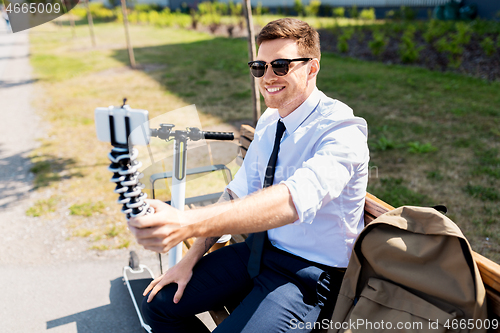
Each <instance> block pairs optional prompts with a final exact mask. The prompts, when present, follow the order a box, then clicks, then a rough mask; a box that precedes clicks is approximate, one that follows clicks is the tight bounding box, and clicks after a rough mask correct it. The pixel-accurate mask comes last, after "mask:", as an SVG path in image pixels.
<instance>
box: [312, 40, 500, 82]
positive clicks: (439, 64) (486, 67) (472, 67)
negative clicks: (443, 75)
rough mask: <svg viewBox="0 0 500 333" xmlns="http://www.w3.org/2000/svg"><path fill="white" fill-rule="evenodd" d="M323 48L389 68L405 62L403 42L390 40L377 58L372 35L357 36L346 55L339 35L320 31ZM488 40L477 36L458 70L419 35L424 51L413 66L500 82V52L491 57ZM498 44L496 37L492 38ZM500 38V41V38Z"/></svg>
mask: <svg viewBox="0 0 500 333" xmlns="http://www.w3.org/2000/svg"><path fill="white" fill-rule="evenodd" d="M319 32H320V36H321V47H322V50H323V51H327V52H333V53H337V54H341V55H344V56H347V57H352V58H357V59H362V60H367V61H381V62H383V63H385V64H388V65H391V64H400V65H406V64H404V63H403V62H402V60H401V57H400V55H399V44H400V40H401V39H400V38H393V37H391V38H390V39H389V42H388V44H387V46H386V48H385V50H384V51H383V52H382V54H381V55H379V56H374V55H373V53H372V51H371V50H370V47H369V44H368V43H369V42H370V41H371V40H372V39H373V38H372V34H371V32H369V31H364V32H356V33H354V35H353V36H352V38H351V39H350V40H349V41H348V44H349V48H348V51H347V52H346V53H340V52H339V51H338V48H337V41H338V35H337V34H334V33H332V32H331V31H329V30H320V31H319ZM484 37H486V36H478V35H477V34H473V35H472V38H471V40H470V42H469V44H467V45H465V46H464V52H463V54H462V56H461V63H460V66H459V67H458V68H454V67H453V66H450V61H449V59H448V55H447V54H443V53H441V52H439V51H437V50H436V48H435V47H434V46H433V45H432V44H428V43H426V42H425V41H424V38H423V36H422V34H421V33H420V32H417V33H415V39H414V40H415V43H416V45H417V47H421V48H422V49H421V51H420V53H419V57H418V59H417V60H416V61H415V62H414V63H412V64H411V65H413V66H420V67H424V68H428V69H430V70H436V71H442V72H444V71H452V72H457V73H462V74H466V75H470V76H474V77H480V78H483V79H486V80H489V81H493V80H498V79H500V50H499V49H497V50H496V52H495V53H494V54H493V55H491V56H488V55H487V54H486V53H485V51H484V50H483V48H482V47H481V44H480V41H481V40H482V39H483V38H484ZM490 37H492V38H493V39H494V40H495V36H490ZM497 38H500V37H497Z"/></svg>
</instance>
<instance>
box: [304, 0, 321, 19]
mask: <svg viewBox="0 0 500 333" xmlns="http://www.w3.org/2000/svg"><path fill="white" fill-rule="evenodd" d="M320 6H321V1H319V0H311V1H310V2H309V5H307V6H305V7H304V11H305V13H306V16H314V17H316V16H318V13H319V7H320Z"/></svg>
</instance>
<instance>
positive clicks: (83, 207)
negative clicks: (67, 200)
mask: <svg viewBox="0 0 500 333" xmlns="http://www.w3.org/2000/svg"><path fill="white" fill-rule="evenodd" d="M104 208H105V205H104V202H102V201H98V202H85V203H82V204H73V205H71V206H70V207H69V213H70V214H71V215H78V216H86V217H89V216H92V214H99V213H102V211H103V210H104Z"/></svg>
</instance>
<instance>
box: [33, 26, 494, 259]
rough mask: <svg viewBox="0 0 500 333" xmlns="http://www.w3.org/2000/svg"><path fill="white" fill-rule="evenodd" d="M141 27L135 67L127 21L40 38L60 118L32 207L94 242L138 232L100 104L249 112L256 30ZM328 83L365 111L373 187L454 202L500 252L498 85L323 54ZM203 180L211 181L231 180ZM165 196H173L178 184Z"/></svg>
mask: <svg viewBox="0 0 500 333" xmlns="http://www.w3.org/2000/svg"><path fill="white" fill-rule="evenodd" d="M130 28H131V39H132V43H133V45H134V47H135V56H136V61H137V63H138V64H140V65H141V67H140V69H138V70H130V69H129V68H128V67H127V63H128V60H127V52H126V49H125V40H124V33H123V27H122V26H121V25H120V24H118V23H103V24H96V25H95V30H96V37H97V47H96V48H95V49H93V48H91V46H90V45H91V43H90V39H89V37H88V27H87V26H86V25H77V28H76V38H72V34H71V31H70V28H68V27H62V28H58V27H57V26H56V25H52V24H46V25H43V26H41V27H39V28H37V29H34V31H33V33H32V34H31V36H30V38H31V45H32V46H31V55H32V57H31V60H32V64H33V66H34V68H35V75H36V77H37V78H38V82H37V83H36V85H37V87H38V91H39V94H37V97H36V100H35V102H34V103H35V105H36V106H37V109H39V110H41V111H40V112H41V113H42V115H43V117H44V119H46V120H47V121H48V122H50V124H51V128H50V133H49V136H48V138H47V139H44V141H43V142H42V146H41V148H39V149H38V150H37V151H35V152H34V154H33V162H34V163H35V165H34V170H33V171H34V172H35V173H36V175H37V178H36V179H37V186H38V187H39V191H44V192H45V193H47V195H46V196H47V197H46V198H45V199H44V201H41V202H39V203H37V204H36V205H35V206H34V207H32V209H31V210H30V211H28V213H29V214H36V215H38V216H41V217H40V218H50V217H51V216H53V214H56V213H57V212H67V221H68V223H67V224H68V228H70V229H71V230H72V234H73V236H74V237H87V239H88V240H89V247H94V248H95V249H107V248H117V247H127V246H129V245H130V242H131V241H132V240H131V237H130V236H129V235H128V233H127V232H126V226H125V224H124V223H123V216H122V215H121V214H120V213H119V206H118V205H117V204H115V200H116V195H115V194H114V193H113V192H112V189H113V184H111V183H109V182H108V179H109V178H110V175H111V174H110V173H109V172H108V171H107V170H106V166H107V165H108V163H109V162H108V161H107V158H106V155H107V152H108V150H109V145H107V144H104V143H100V142H98V141H97V139H96V136H95V129H94V124H93V110H94V108H95V107H97V106H108V105H111V104H114V105H118V104H120V102H121V99H122V98H123V97H127V98H128V99H129V103H130V104H131V106H132V107H137V108H143V109H147V110H149V111H150V117H151V118H153V117H156V116H159V115H161V114H163V113H165V112H168V111H172V110H175V109H178V108H180V107H184V106H188V105H191V104H196V107H197V110H198V116H199V122H200V123H201V125H202V126H203V127H204V128H205V127H206V128H209V127H211V126H212V127H214V126H224V124H227V123H229V124H238V123H239V122H241V121H246V122H248V123H251V119H252V114H251V101H250V85H249V74H248V69H247V66H246V62H247V61H248V60H247V43H246V40H244V39H228V38H221V37H214V36H211V35H208V34H204V33H199V32H193V31H188V30H181V29H175V28H156V27H153V26H140V25H133V26H131V27H130ZM318 87H319V88H320V89H321V90H323V91H324V92H325V93H326V94H327V95H329V96H331V97H334V98H337V99H339V100H341V101H343V102H345V103H347V104H348V105H350V106H351V107H352V108H353V109H354V112H355V114H356V115H358V116H360V117H364V118H365V119H366V120H367V121H368V125H369V129H370V135H369V145H370V151H371V164H370V165H371V169H370V181H369V191H370V192H371V193H373V194H375V195H377V196H379V197H380V198H382V199H384V200H386V201H387V202H388V203H390V204H392V205H393V206H400V205H403V204H413V205H433V204H445V205H447V207H448V209H449V216H450V218H452V219H453V220H454V221H455V222H456V223H457V224H458V225H459V226H460V228H462V230H463V231H464V233H465V234H466V236H467V237H468V239H469V241H470V242H471V244H472V246H473V248H474V250H475V251H477V252H479V253H481V254H483V255H485V256H487V257H489V258H491V259H493V260H495V261H497V262H500V245H499V243H500V242H499V241H500V224H499V223H500V208H499V202H500V190H499V188H500V186H499V185H500V154H499V151H500V130H499V128H500V108H499V107H498V105H499V104H500V94H498V91H500V83H499V82H487V81H483V80H481V79H477V78H470V77H466V76H462V75H458V74H450V73H446V74H443V73H438V72H431V71H429V70H425V69H421V68H417V67H403V66H387V65H384V64H380V63H375V62H365V61H359V60H353V59H348V58H343V57H340V56H337V55H333V54H328V53H324V54H323V57H322V60H321V72H320V74H319V79H318ZM161 149H165V148H164V147H162V146H160V144H159V143H155V145H153V150H155V151H160V150H161ZM167 164H168V163H167ZM166 168H168V167H166ZM232 169H233V171H234V170H236V169H237V167H236V166H232ZM200 179H201V180H203V181H200V180H197V181H196V182H195V183H197V184H203V186H201V187H202V189H203V190H207V189H208V190H210V189H211V188H212V187H218V189H217V191H219V190H220V187H221V186H222V185H215V183H214V182H215V181H216V180H214V181H213V182H212V180H209V179H208V178H205V177H204V178H200ZM218 181H221V180H220V179H219V180H218ZM193 191H197V190H196V189H193ZM55 193H57V194H55ZM161 194H162V195H163V196H164V197H165V199H168V198H166V197H167V196H168V189H166V190H164V192H162V193H161Z"/></svg>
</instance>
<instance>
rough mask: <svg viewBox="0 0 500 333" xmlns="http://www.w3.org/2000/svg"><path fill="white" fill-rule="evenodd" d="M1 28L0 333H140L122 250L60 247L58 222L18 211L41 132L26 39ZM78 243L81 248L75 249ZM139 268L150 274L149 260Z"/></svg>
mask: <svg viewBox="0 0 500 333" xmlns="http://www.w3.org/2000/svg"><path fill="white" fill-rule="evenodd" d="M3 23H4V22H3V21H0V114H1V118H0V235H1V236H0V332H3V333H10V332H16V333H20V332H21V333H24V332H29V333H36V332H54V333H55V332H68V333H73V332H78V333H87V332H89V333H90V332H92V333H95V332H111V333H113V332H123V333H128V332H131V333H132V332H142V329H141V328H140V326H139V321H138V319H137V317H136V314H135V311H134V309H133V306H132V303H131V301H130V298H129V296H128V292H127V290H126V288H125V286H124V284H123V281H122V273H121V270H122V268H123V266H124V264H126V263H127V260H128V252H127V250H121V251H114V252H113V251H107V252H106V253H104V254H100V255H99V254H97V253H96V252H92V251H88V250H87V249H86V247H87V245H86V244H85V242H84V241H83V240H71V241H68V240H67V236H68V235H67V234H66V233H67V229H66V227H65V224H64V223H65V219H64V216H62V217H60V218H55V219H53V220H50V221H44V220H41V219H37V218H31V217H27V216H26V214H25V212H26V210H27V209H28V208H29V207H30V206H31V205H32V204H33V202H34V201H35V200H37V199H38V198H39V197H40V195H42V194H40V193H36V192H33V191H32V189H33V187H32V180H33V176H32V174H30V172H29V169H30V161H29V159H28V154H29V153H30V151H31V150H32V149H33V148H35V147H36V145H37V141H36V138H37V137H41V136H43V135H44V132H46V130H45V131H44V130H43V129H41V128H40V126H41V121H40V119H39V118H38V117H37V115H36V113H35V110H34V109H33V105H31V101H32V97H33V95H34V94H35V93H36V92H35V91H34V87H33V84H32V83H33V82H34V81H33V79H32V73H31V67H30V64H29V44H28V41H29V39H28V33H27V32H20V33H16V34H12V33H7V32H6V29H5V25H4V24H3ZM79 242H80V243H79ZM140 257H141V261H142V262H143V263H146V264H147V265H149V266H150V267H151V268H152V269H153V271H155V273H156V274H158V271H159V268H158V265H157V260H156V256H155V255H154V254H152V253H151V252H146V251H143V252H141V254H140Z"/></svg>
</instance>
